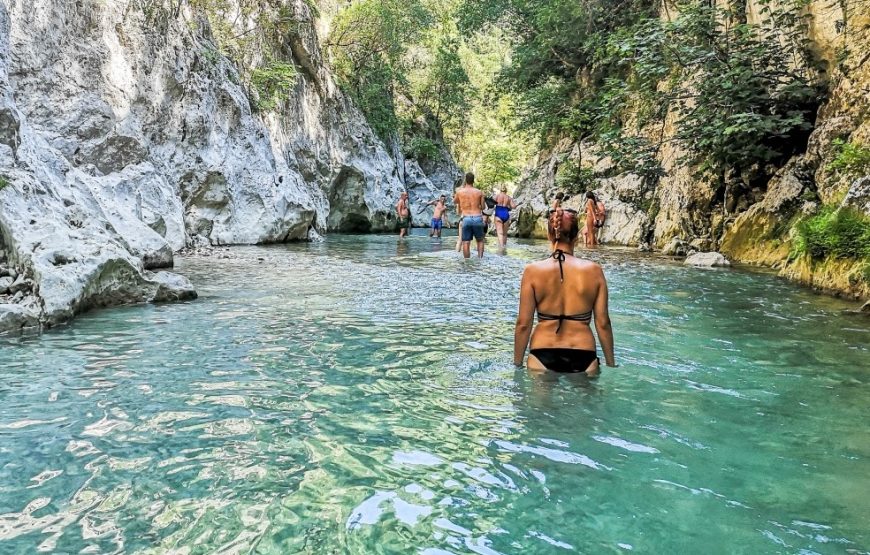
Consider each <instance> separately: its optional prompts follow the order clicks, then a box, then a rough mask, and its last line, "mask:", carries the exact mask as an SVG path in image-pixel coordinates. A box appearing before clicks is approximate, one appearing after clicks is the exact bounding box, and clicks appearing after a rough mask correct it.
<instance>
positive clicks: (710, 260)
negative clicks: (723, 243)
mask: <svg viewBox="0 0 870 555" xmlns="http://www.w3.org/2000/svg"><path fill="white" fill-rule="evenodd" d="M683 264H685V265H686V266H695V267H698V268H727V267H728V266H731V263H730V262H729V261H728V259H727V258H725V257H724V256H722V255H721V254H719V253H718V252H696V253H693V254H690V255H689V256H687V257H686V260H685V261H684V262H683Z"/></svg>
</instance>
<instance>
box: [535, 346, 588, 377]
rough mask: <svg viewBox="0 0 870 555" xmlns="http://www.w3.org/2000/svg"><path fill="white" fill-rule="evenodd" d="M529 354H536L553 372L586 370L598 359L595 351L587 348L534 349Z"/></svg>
mask: <svg viewBox="0 0 870 555" xmlns="http://www.w3.org/2000/svg"><path fill="white" fill-rule="evenodd" d="M529 354H531V355H534V357H535V358H536V359H538V360H540V361H541V364H543V365H544V367H545V368H546V369H547V370H552V371H553V372H566V373H569V372H570V373H577V372H585V371H586V369H587V368H589V365H590V364H592V363H593V362H595V361H596V360H598V356H597V353H596V352H595V351H587V350H585V349H555V348H547V349H532V350H531V351H529Z"/></svg>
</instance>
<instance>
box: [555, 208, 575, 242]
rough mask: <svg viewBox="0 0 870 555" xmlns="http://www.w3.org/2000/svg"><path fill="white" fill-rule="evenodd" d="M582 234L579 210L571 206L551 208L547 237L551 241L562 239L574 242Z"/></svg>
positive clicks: (562, 240)
mask: <svg viewBox="0 0 870 555" xmlns="http://www.w3.org/2000/svg"><path fill="white" fill-rule="evenodd" d="M578 235H580V225H579V224H578V223H577V211H576V210H571V209H570V208H557V209H555V210H550V216H549V218H548V219H547V237H549V239H550V242H551V243H555V242H557V241H561V242H563V243H573V242H574V241H576V240H577V236H578Z"/></svg>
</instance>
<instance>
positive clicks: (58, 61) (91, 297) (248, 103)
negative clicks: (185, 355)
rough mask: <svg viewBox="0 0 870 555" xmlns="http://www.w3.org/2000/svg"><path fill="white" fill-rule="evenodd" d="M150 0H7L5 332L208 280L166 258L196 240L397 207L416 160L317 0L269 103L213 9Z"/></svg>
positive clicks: (1, 241)
mask: <svg viewBox="0 0 870 555" xmlns="http://www.w3.org/2000/svg"><path fill="white" fill-rule="evenodd" d="M139 4H140V3H136V2H132V3H130V2H104V1H101V0H79V1H76V2H72V1H70V2H57V1H54V0H26V1H25V0H0V332H2V331H5V330H8V329H17V328H22V327H29V326H36V325H43V324H47V325H52V324H55V323H57V322H61V321H64V320H67V319H69V318H70V317H72V316H73V315H74V314H76V313H78V312H81V311H83V310H86V309H88V308H90V307H94V306H104V305H113V304H121V303H128V302H140V301H162V300H175V299H182V298H190V297H192V296H195V292H194V291H193V288H192V287H191V284H190V283H189V282H187V280H185V279H184V278H182V277H180V276H177V275H174V274H172V273H170V272H167V271H159V269H161V268H168V267H171V266H172V264H173V255H174V253H175V252H177V251H178V250H180V249H182V248H184V247H193V246H206V245H227V244H242V243H244V244H251V243H268V242H283V241H289V240H304V239H307V238H309V237H310V236H315V235H317V234H318V233H323V232H326V231H330V230H341V231H377V230H383V229H386V228H389V227H391V226H392V224H393V222H394V215H393V211H392V206H393V203H395V201H396V199H397V198H398V196H399V194H400V192H401V191H403V190H405V182H404V176H405V171H404V170H405V168H404V166H405V161H404V160H402V159H401V157H399V159H397V158H395V157H394V156H393V155H392V154H391V152H390V151H389V150H388V148H387V147H385V145H384V144H383V142H382V141H380V140H379V139H378V138H377V137H376V136H375V134H374V133H373V132H372V130H371V129H370V127H369V126H368V124H367V123H366V121H365V119H364V118H363V116H362V115H361V114H360V112H359V111H358V110H357V109H356V107H355V106H353V104H352V103H351V102H350V100H349V99H348V98H347V97H346V96H345V95H344V94H343V93H342V92H341V91H340V89H339V88H338V86H337V85H336V83H335V79H334V78H333V76H332V74H331V72H330V70H329V69H328V67H327V66H326V65H325V64H324V63H323V60H322V56H321V52H320V45H319V41H318V36H317V32H316V25H317V22H316V21H315V19H314V15H313V14H312V10H311V6H310V5H309V3H307V2H304V1H303V0H298V1H288V2H286V5H285V8H286V9H287V10H288V11H287V13H290V14H292V17H293V19H294V20H295V22H296V24H295V25H294V26H293V29H294V31H293V32H292V33H291V34H290V35H289V36H287V37H285V40H286V45H285V46H286V49H287V51H288V52H289V56H288V61H289V62H290V63H292V64H293V65H294V67H295V68H296V70H297V74H298V75H297V77H296V81H295V84H294V85H293V87H292V90H291V91H290V93H289V94H288V95H287V97H286V98H282V99H281V100H280V103H279V109H276V110H274V111H269V112H261V111H258V110H257V109H256V104H255V102H254V101H252V98H251V94H250V92H249V91H248V90H247V89H246V87H245V85H244V84H243V79H242V77H241V75H240V71H239V68H238V66H236V65H235V64H234V63H233V62H231V61H230V60H228V59H227V58H225V57H224V56H223V55H222V54H221V53H220V52H219V49H218V47H217V46H216V43H215V41H214V39H213V38H212V36H211V32H210V29H209V27H208V24H207V23H206V22H205V20H204V19H203V18H201V17H199V16H198V15H197V13H195V12H193V11H191V10H189V9H188V8H182V9H181V10H179V11H178V12H177V13H175V14H168V15H167V14H165V13H163V12H161V10H162V9H163V8H162V7H161V8H154V9H151V10H146V9H142V8H141V7H140V6H139ZM146 4H148V3H142V5H146ZM152 4H153V5H156V4H158V3H152ZM424 180H425V181H426V182H427V183H428V184H429V185H432V180H431V179H429V178H428V176H426V175H425V174H422V175H419V176H417V181H424ZM448 186H449V185H448ZM433 187H434V188H437V187H435V186H434V185H433ZM427 200H428V199H427ZM10 280H11V281H10ZM7 282H8V283H7Z"/></svg>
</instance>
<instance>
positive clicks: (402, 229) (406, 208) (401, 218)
mask: <svg viewBox="0 0 870 555" xmlns="http://www.w3.org/2000/svg"><path fill="white" fill-rule="evenodd" d="M396 216H397V217H398V226H399V238H400V239H401V238H404V237H406V236H407V235H408V229H410V227H411V207H410V205H409V203H408V193H407V192H403V193H402V195H401V196H400V197H399V202H397V203H396Z"/></svg>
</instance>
